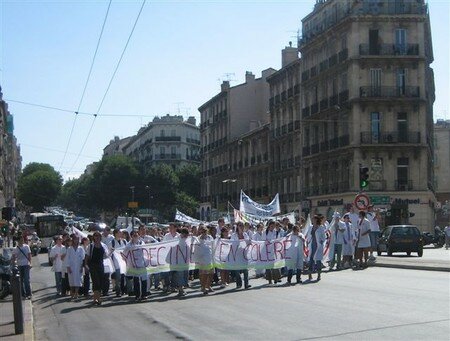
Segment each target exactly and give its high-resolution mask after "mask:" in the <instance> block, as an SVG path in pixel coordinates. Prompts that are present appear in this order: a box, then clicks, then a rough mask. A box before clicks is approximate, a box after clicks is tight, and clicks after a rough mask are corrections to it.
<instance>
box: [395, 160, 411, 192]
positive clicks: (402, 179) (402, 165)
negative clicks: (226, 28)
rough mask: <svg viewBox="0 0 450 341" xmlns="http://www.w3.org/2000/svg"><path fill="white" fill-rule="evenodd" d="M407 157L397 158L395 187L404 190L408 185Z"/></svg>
mask: <svg viewBox="0 0 450 341" xmlns="http://www.w3.org/2000/svg"><path fill="white" fill-rule="evenodd" d="M408 167H409V159H408V158H407V157H401V158H398V159H397V184H398V186H397V189H399V190H406V188H407V186H408Z"/></svg>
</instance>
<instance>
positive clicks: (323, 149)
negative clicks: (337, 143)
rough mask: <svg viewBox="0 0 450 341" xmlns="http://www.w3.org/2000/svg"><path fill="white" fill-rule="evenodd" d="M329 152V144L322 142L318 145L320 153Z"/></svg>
mask: <svg viewBox="0 0 450 341" xmlns="http://www.w3.org/2000/svg"><path fill="white" fill-rule="evenodd" d="M328 150H329V143H328V141H324V142H321V143H320V151H321V152H327V151H328Z"/></svg>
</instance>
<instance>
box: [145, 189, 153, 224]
mask: <svg viewBox="0 0 450 341" xmlns="http://www.w3.org/2000/svg"><path fill="white" fill-rule="evenodd" d="M145 189H146V190H147V191H148V212H147V214H148V216H147V224H148V223H149V222H150V202H151V199H152V195H151V192H150V186H145Z"/></svg>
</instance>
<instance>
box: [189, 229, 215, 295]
mask: <svg viewBox="0 0 450 341" xmlns="http://www.w3.org/2000/svg"><path fill="white" fill-rule="evenodd" d="M198 232H199V236H198V237H197V243H196V245H195V251H194V255H195V260H196V265H197V266H198V268H199V274H200V285H201V291H202V293H203V294H204V295H207V294H208V293H209V292H213V291H214V290H213V289H212V288H211V283H212V280H213V275H214V268H213V258H212V257H213V255H212V249H213V242H214V238H213V237H212V236H211V235H210V234H209V232H208V229H207V228H206V227H205V226H203V225H201V226H200V227H199V229H198Z"/></svg>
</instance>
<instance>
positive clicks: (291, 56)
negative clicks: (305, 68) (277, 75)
mask: <svg viewBox="0 0 450 341" xmlns="http://www.w3.org/2000/svg"><path fill="white" fill-rule="evenodd" d="M297 59H298V50H297V48H296V47H292V42H289V46H286V47H285V48H284V49H283V50H281V67H285V66H286V65H288V64H290V63H292V62H294V61H296V60H297Z"/></svg>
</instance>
